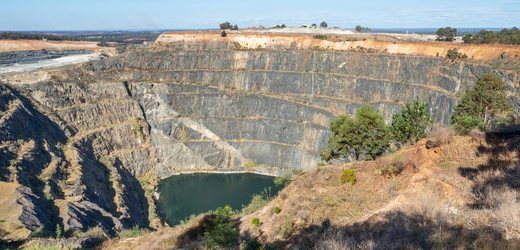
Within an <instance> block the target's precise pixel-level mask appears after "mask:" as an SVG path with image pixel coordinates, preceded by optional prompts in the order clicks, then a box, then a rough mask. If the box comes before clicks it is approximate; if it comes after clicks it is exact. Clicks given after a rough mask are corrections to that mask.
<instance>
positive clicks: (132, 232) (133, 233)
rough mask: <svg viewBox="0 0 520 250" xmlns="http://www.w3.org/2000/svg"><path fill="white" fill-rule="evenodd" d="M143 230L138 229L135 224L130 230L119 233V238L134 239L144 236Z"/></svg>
mask: <svg viewBox="0 0 520 250" xmlns="http://www.w3.org/2000/svg"><path fill="white" fill-rule="evenodd" d="M145 232H146V231H145V230H144V229H141V228H139V225H137V224H135V225H134V226H133V227H132V229H126V230H123V231H121V233H119V236H120V237H123V238H136V237H139V236H142V235H144V234H145Z"/></svg>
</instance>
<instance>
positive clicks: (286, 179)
mask: <svg viewBox="0 0 520 250" xmlns="http://www.w3.org/2000/svg"><path fill="white" fill-rule="evenodd" d="M291 180H292V175H291V174H289V173H285V174H282V175H280V176H278V177H276V178H275V179H274V184H276V186H286V185H287V184H289V183H291Z"/></svg>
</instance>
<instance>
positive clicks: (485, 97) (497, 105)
mask: <svg viewBox="0 0 520 250" xmlns="http://www.w3.org/2000/svg"><path fill="white" fill-rule="evenodd" d="M506 88H507V85H506V84H505V83H504V82H503V81H502V79H500V78H498V77H497V76H495V75H493V74H491V73H488V74H483V75H482V76H480V77H479V78H478V80H477V81H476V82H475V86H474V89H467V90H466V93H465V94H464V96H463V97H462V99H461V100H460V102H459V103H458V104H457V106H456V107H455V111H454V112H453V115H452V117H451V123H452V124H453V125H454V127H455V128H456V129H458V130H460V131H462V132H467V131H468V130H470V129H472V128H479V129H482V130H484V129H485V128H486V126H487V125H488V123H489V122H490V121H491V120H493V118H494V117H495V116H499V117H500V116H507V117H509V119H510V120H512V113H513V109H512V107H511V106H512V105H511V100H510V99H508V98H507V96H506V93H505V90H506Z"/></svg>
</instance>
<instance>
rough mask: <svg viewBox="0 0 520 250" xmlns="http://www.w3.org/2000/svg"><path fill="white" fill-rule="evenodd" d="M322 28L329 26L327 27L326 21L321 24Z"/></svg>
mask: <svg viewBox="0 0 520 250" xmlns="http://www.w3.org/2000/svg"><path fill="white" fill-rule="evenodd" d="M320 27H322V28H327V27H328V25H327V23H326V22H325V21H323V22H321V23H320Z"/></svg>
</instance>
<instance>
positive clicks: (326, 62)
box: [0, 42, 520, 234]
mask: <svg viewBox="0 0 520 250" xmlns="http://www.w3.org/2000/svg"><path fill="white" fill-rule="evenodd" d="M186 46H188V47H186ZM195 48H196V49H197V50H194V49H195ZM180 49H182V50H180ZM64 71H66V75H67V76H78V77H81V79H83V80H85V79H87V80H96V81H91V82H90V83H84V82H80V81H78V80H75V81H63V82H56V83H36V84H32V85H25V86H21V87H22V88H19V89H16V88H14V87H12V86H10V85H0V112H1V113H0V187H2V186H1V185H4V184H5V185H4V186H5V187H6V188H1V189H0V194H10V195H14V194H16V195H15V196H16V197H17V198H16V199H18V200H20V202H19V203H17V204H18V205H15V206H14V205H12V204H11V205H10V206H14V207H16V209H13V211H22V210H23V211H24V212H23V213H22V212H19V213H18V212H16V216H17V217H16V218H19V219H17V220H16V221H15V222H16V223H15V222H13V223H14V224H12V225H17V226H19V227H20V226H21V227H23V228H24V229H25V231H24V230H21V232H22V231H23V232H22V233H25V234H28V233H29V232H31V231H35V230H37V229H38V228H44V229H46V230H47V231H50V232H53V231H54V228H55V225H56V224H60V225H63V228H64V229H65V230H66V231H75V230H80V231H85V230H88V229H89V228H92V227H95V226H100V227H102V228H103V229H104V230H105V231H107V232H108V233H111V234H115V233H116V232H117V231H119V230H121V229H123V228H129V227H132V226H133V225H135V224H138V225H141V226H154V225H157V224H158V223H159V220H158V219H157V217H158V216H157V213H156V205H155V200H154V198H153V196H154V186H155V185H156V184H157V181H158V180H159V179H161V178H166V177H168V176H171V175H174V174H179V173H183V172H192V171H198V172H201V171H204V172H206V171H255V172H262V173H267V174H273V175H278V174H281V173H283V172H284V171H290V170H291V169H294V168H302V169H304V170H309V169H312V168H315V167H316V166H317V164H318V162H319V161H320V156H319V152H320V151H321V150H323V149H325V148H326V147H327V138H328V137H329V136H330V135H331V131H330V129H329V124H330V121H332V120H333V119H334V118H335V117H337V116H338V115H340V114H342V113H348V114H351V115H353V114H355V110H356V109H357V108H359V107H360V106H362V105H364V104H370V105H371V106H373V107H376V108H378V109H379V110H380V111H381V112H382V113H383V114H384V116H385V117H386V119H387V121H388V120H390V118H391V115H392V114H393V113H395V112H398V111H399V110H400V108H401V107H402V106H403V105H404V103H406V101H407V100H411V99H413V98H414V97H415V96H419V98H421V99H423V100H427V101H428V102H429V103H430V105H429V106H428V108H429V112H430V113H431V115H432V118H433V119H434V120H435V122H436V123H439V124H448V123H449V119H450V117H451V113H452V112H453V109H454V107H455V105H456V104H457V102H458V98H457V96H460V94H461V93H462V92H463V91H465V89H468V88H471V87H472V84H473V82H474V81H475V80H476V79H477V77H478V76H480V75H481V74H483V73H487V72H492V73H495V74H497V75H499V76H500V77H501V78H502V79H504V80H505V81H506V82H507V84H508V86H509V89H508V91H509V97H510V98H511V100H513V103H514V107H515V110H516V111H517V112H518V111H519V110H520V107H519V105H518V103H519V102H518V100H519V98H518V91H517V87H518V83H519V81H518V77H517V76H515V75H511V74H506V73H503V72H498V71H495V70H493V69H491V68H489V67H486V66H479V65H472V64H466V63H453V62H448V61H444V60H442V59H437V58H420V57H408V56H395V55H381V54H367V53H357V52H333V51H309V50H293V51H287V50H286V48H285V49H284V48H283V47H280V48H278V49H277V50H244V49H242V48H241V47H240V46H236V45H234V44H232V43H224V42H211V43H204V42H200V43H198V44H191V45H186V44H173V45H171V46H170V47H168V48H164V47H156V48H153V49H151V50H139V51H132V52H128V53H126V54H124V55H122V56H119V57H113V58H108V59H105V60H101V61H96V62H90V63H87V64H85V65H82V66H81V67H78V68H74V69H65V70H64ZM8 184H9V185H8ZM10 184H13V185H10ZM15 188H16V190H18V191H17V193H16V192H14V191H13V190H14V189H15ZM8 202H9V201H8V200H2V199H0V206H1V207H3V206H7V205H8ZM13 215H14V212H13V214H9V213H1V212H0V220H6V218H12V217H13ZM0 227H1V225H0Z"/></svg>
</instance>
